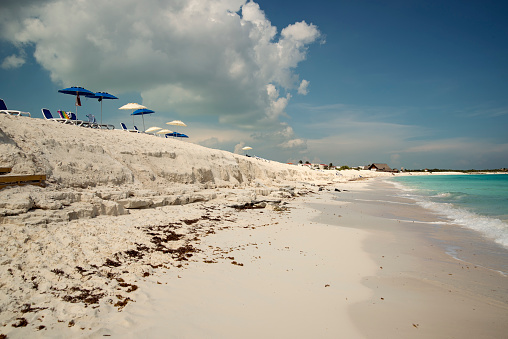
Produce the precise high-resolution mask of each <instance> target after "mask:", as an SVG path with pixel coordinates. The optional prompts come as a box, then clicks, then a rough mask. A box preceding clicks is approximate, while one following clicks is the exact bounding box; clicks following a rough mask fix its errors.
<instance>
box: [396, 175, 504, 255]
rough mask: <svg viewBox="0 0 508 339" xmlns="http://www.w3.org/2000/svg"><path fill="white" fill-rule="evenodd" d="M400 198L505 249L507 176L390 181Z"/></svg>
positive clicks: (427, 177)
mask: <svg viewBox="0 0 508 339" xmlns="http://www.w3.org/2000/svg"><path fill="white" fill-rule="evenodd" d="M392 180H393V181H392V182H393V183H394V184H395V185H396V186H398V188H400V189H401V190H402V192H403V193H402V195H404V196H407V197H409V198H412V199H414V200H416V201H417V203H418V204H419V205H421V206H423V207H425V208H427V209H430V210H432V211H434V212H435V213H437V214H439V215H441V216H444V217H446V218H448V219H450V220H451V221H452V222H453V223H455V224H458V225H461V226H463V227H466V228H470V229H473V230H475V231H478V232H480V233H481V234H482V235H483V236H485V237H488V238H490V239H492V240H494V241H495V242H497V243H498V244H500V245H502V246H504V247H506V248H508V175H505V174H486V175H481V174H479V175H437V174H432V175H425V176H417V175H409V176H400V177H395V178H393V179H392Z"/></svg>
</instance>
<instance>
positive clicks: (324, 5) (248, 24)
mask: <svg viewBox="0 0 508 339" xmlns="http://www.w3.org/2000/svg"><path fill="white" fill-rule="evenodd" d="M507 12H508V4H506V3H505V2H504V1H451V0H447V1H408V0H404V1H403V0H401V1H382V2H380V1H325V0H317V1H312V2H310V1H285V0H277V1H269V0H260V1H256V2H248V3H247V2H246V1H243V0H214V1H212V0H210V1H206V0H188V1H184V2H182V1H165V2H160V1H155V0H154V1H145V2H143V4H142V5H140V4H138V2H137V1H134V0H122V1H120V0H111V1H108V2H107V3H104V2H101V1H99V0H88V1H70V0H60V1H53V0H42V1H34V0H25V1H4V2H2V3H1V4H0V23H1V24H0V25H1V30H0V65H1V67H0V77H1V79H2V80H3V81H2V82H1V83H0V97H1V98H3V99H4V100H5V101H6V103H7V105H8V106H9V108H12V109H19V110H25V111H30V112H31V113H32V116H34V117H39V118H41V117H42V116H41V114H40V109H41V108H42V107H47V108H49V109H50V110H52V111H53V112H56V110H58V109H64V110H73V109H74V99H73V98H72V97H71V96H69V95H64V94H59V93H58V92H57V91H58V89H61V88H63V87H67V86H71V85H78V86H83V87H86V88H88V89H90V90H93V91H108V92H110V93H112V94H115V95H117V96H118V97H119V100H114V101H105V102H104V103H103V105H104V117H103V118H104V121H105V122H108V123H113V124H115V125H116V126H119V122H120V121H123V122H126V123H127V124H128V125H132V124H133V120H132V117H130V116H129V115H128V114H127V113H126V112H125V111H121V110H118V107H120V106H122V105H123V104H126V103H128V102H138V103H141V104H144V105H146V106H148V107H149V108H151V109H153V110H155V111H156V114H153V115H151V116H147V117H146V119H145V123H146V126H147V127H149V126H161V127H162V126H163V125H164V123H165V122H167V121H170V120H174V119H179V120H183V121H185V122H186V123H187V124H188V127H186V128H182V129H183V131H184V132H186V133H187V134H189V135H190V136H191V138H190V139H189V142H195V143H198V144H201V145H205V146H208V147H213V148H219V149H224V150H228V151H231V152H235V151H236V152H240V151H239V150H240V149H241V147H243V146H245V145H248V146H251V147H253V148H254V149H253V150H252V151H250V153H253V154H256V155H259V156H262V157H265V158H269V159H273V160H278V161H281V162H297V161H298V160H303V161H306V160H308V161H311V162H320V163H330V162H332V163H334V164H340V165H349V166H355V165H365V164H368V163H372V162H385V163H388V164H389V165H391V166H392V167H397V168H398V167H405V168H425V167H428V168H436V167H438V168H456V169H469V168H476V169H484V168H500V167H508V133H507V130H508V96H507V95H506V91H507V89H508V44H507V43H506V42H507V41H508V23H507V22H506V19H505V13H507ZM83 13H86V14H83ZM82 101H83V106H82V107H80V108H79V112H86V113H93V114H95V115H96V116H99V115H100V105H99V104H98V103H97V102H96V101H94V100H90V99H85V100H82ZM83 114H85V113H83ZM134 123H135V124H136V125H137V126H138V127H140V126H141V125H142V123H141V120H140V119H139V118H136V120H135V121H134ZM0 128H1V126H0Z"/></svg>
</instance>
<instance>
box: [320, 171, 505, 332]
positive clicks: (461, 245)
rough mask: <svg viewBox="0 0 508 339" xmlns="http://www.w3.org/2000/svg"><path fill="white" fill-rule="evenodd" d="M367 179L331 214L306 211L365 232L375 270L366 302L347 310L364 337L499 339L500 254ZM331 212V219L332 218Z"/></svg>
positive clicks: (501, 320)
mask: <svg viewBox="0 0 508 339" xmlns="http://www.w3.org/2000/svg"><path fill="white" fill-rule="evenodd" d="M396 193H397V191H396V189H395V188H394V187H393V186H392V185H391V184H387V183H385V182H382V181H381V180H373V181H371V182H370V183H369V184H367V185H366V186H365V189H364V190H358V189H356V190H353V191H349V192H341V193H337V194H336V195H337V199H338V200H339V201H341V202H344V204H343V205H342V206H341V207H340V208H339V211H340V212H338V213H340V218H339V219H340V221H339V222H337V218H336V217H334V215H333V214H334V213H335V214H336V213H337V212H336V209H334V208H332V207H328V208H327V207H324V206H313V207H317V208H318V209H320V210H321V211H322V212H323V213H322V214H321V215H320V217H319V218H318V219H317V220H319V222H323V223H328V224H331V225H337V224H338V225H340V226H343V227H344V226H345V227H351V228H353V229H362V230H368V231H369V232H370V233H371V235H370V236H369V237H368V238H367V240H366V241H365V242H364V247H363V248H364V249H365V250H366V251H367V252H369V253H370V255H371V258H372V259H373V260H374V261H375V262H376V266H377V271H376V274H375V275H373V276H369V277H365V278H364V279H363V283H364V285H365V286H367V287H368V288H369V289H370V290H371V291H372V295H371V297H370V298H369V299H368V300H365V301H363V302H360V303H358V304H356V305H354V306H353V307H351V313H350V314H351V316H352V318H353V320H354V323H355V324H356V325H357V326H358V328H359V330H360V331H361V333H362V334H363V335H365V336H366V337H367V338H502V337H504V336H505V335H506V333H507V331H508V321H507V320H508V277H507V276H506V275H505V274H503V273H501V272H506V271H507V270H506V265H507V260H506V259H507V258H508V251H507V250H506V249H504V248H502V247H500V246H499V245H497V244H495V243H493V242H492V241H490V240H487V239H484V238H481V237H480V236H479V234H477V233H476V232H474V231H470V230H467V229H463V228H461V227H460V226H458V225H453V224H449V223H448V222H447V220H445V219H443V218H440V217H438V216H436V215H434V214H432V213H430V212H429V211H427V210H425V209H423V208H422V207H420V206H418V205H416V204H415V203H414V202H413V201H412V200H410V199H406V198H401V197H399V196H397V194H396ZM332 212H333V213H332Z"/></svg>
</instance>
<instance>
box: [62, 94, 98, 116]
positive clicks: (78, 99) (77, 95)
mask: <svg viewBox="0 0 508 339" xmlns="http://www.w3.org/2000/svg"><path fill="white" fill-rule="evenodd" d="M58 92H59V93H63V94H70V95H75V96H76V119H77V118H78V106H81V99H80V98H79V96H80V95H84V96H87V95H93V94H95V93H94V92H92V91H89V90H87V89H85V88H83V87H77V86H73V87H67V88H64V89H59V90H58Z"/></svg>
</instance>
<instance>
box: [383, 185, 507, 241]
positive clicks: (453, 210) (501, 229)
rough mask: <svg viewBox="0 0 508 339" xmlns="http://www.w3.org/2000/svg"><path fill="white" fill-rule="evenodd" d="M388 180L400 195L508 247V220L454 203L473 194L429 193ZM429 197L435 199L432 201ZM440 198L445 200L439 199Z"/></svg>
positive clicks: (460, 201) (464, 199)
mask: <svg viewBox="0 0 508 339" xmlns="http://www.w3.org/2000/svg"><path fill="white" fill-rule="evenodd" d="M389 182H390V183H392V184H393V185H394V186H395V187H396V188H397V189H399V192H400V193H399V194H400V196H402V197H405V198H410V199H413V200H415V201H416V203H417V204H418V205H420V206H422V207H423V208H426V209H428V210H431V211H432V212H434V213H436V214H438V215H440V216H443V217H446V218H447V219H449V220H450V221H451V222H452V223H454V224H457V225H460V226H462V227H465V228H469V229H472V230H475V231H477V232H479V233H480V234H482V235H483V236H485V237H487V238H490V239H492V240H494V241H495V242H496V243H498V244H500V245H502V246H504V247H506V248H508V222H507V221H506V220H501V219H498V218H494V217H487V216H483V215H479V214H476V213H474V212H471V211H469V210H467V209H465V208H463V207H458V206H457V205H454V204H460V203H462V202H465V201H466V200H467V199H469V198H471V199H472V198H474V197H473V196H471V197H470V195H469V194H467V193H464V192H443V193H441V194H434V195H429V194H426V193H427V192H425V191H422V190H417V189H411V188H408V187H407V186H404V185H403V184H400V183H398V182H394V181H389ZM431 199H433V200H437V201H432V200H431ZM441 199H443V200H445V201H447V202H444V201H440V200H441ZM502 219H504V218H502Z"/></svg>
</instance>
